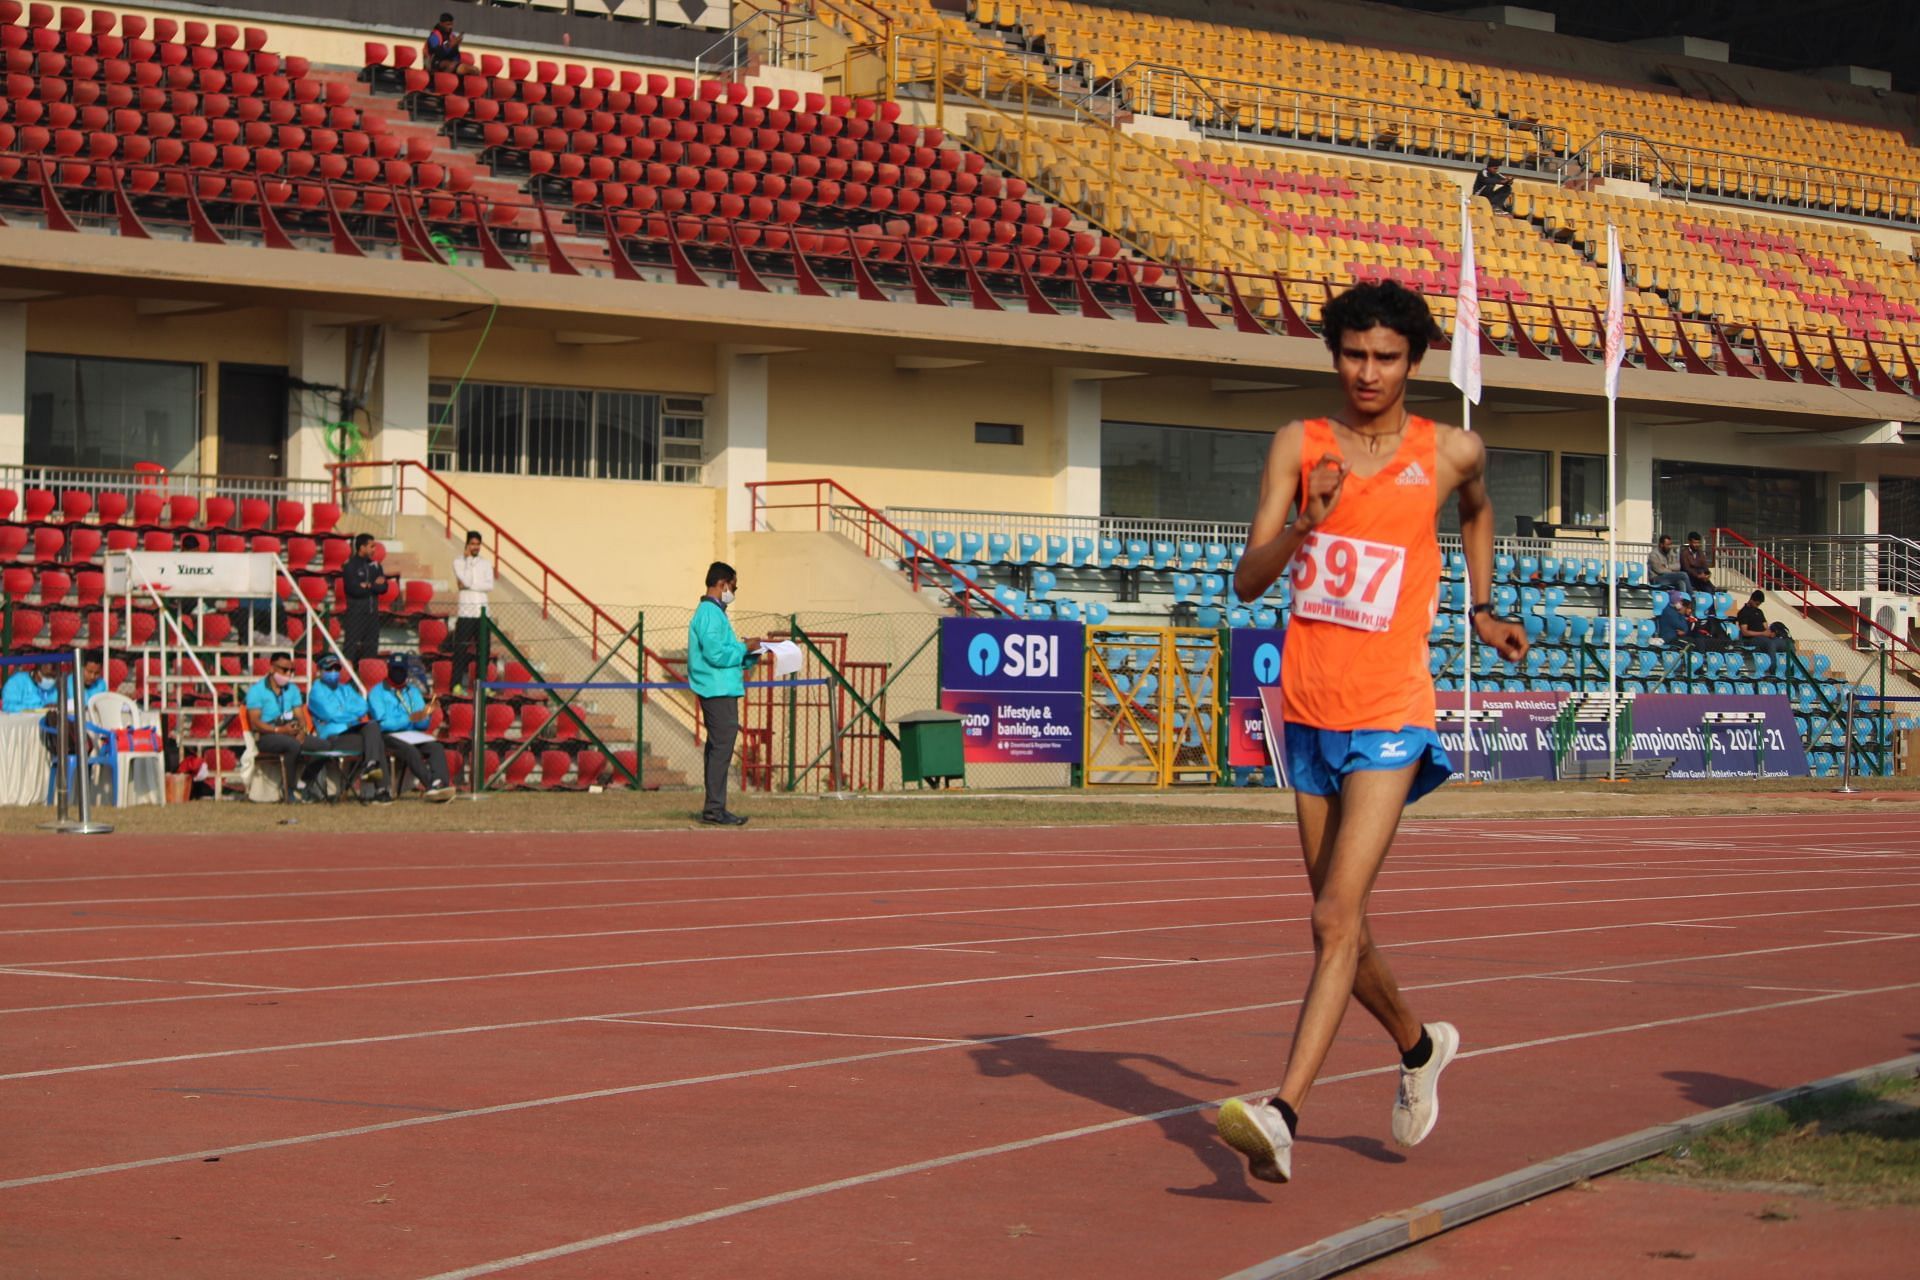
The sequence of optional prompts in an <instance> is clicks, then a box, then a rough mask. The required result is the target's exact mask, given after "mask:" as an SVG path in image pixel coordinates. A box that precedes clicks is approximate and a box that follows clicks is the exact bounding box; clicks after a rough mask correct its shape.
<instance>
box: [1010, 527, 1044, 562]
mask: <svg viewBox="0 0 1920 1280" xmlns="http://www.w3.org/2000/svg"><path fill="white" fill-rule="evenodd" d="M1015 545H1016V546H1017V547H1018V548H1019V555H1018V557H1017V558H1018V561H1019V563H1021V564H1032V563H1033V562H1034V561H1035V560H1036V559H1038V558H1039V556H1040V535H1039V534H1037V533H1023V534H1021V535H1020V537H1019V539H1018V541H1017V542H1016V544H1015Z"/></svg>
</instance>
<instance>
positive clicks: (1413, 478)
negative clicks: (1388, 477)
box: [1394, 461, 1433, 484]
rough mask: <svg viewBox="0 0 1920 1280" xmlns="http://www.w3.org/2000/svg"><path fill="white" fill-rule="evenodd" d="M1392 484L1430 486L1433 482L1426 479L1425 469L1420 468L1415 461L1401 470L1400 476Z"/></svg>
mask: <svg viewBox="0 0 1920 1280" xmlns="http://www.w3.org/2000/svg"><path fill="white" fill-rule="evenodd" d="M1394 483H1395V484H1431V483H1433V482H1432V481H1431V480H1429V479H1427V472H1426V468H1424V467H1422V466H1421V465H1420V464H1419V462H1417V461H1415V462H1409V463H1408V464H1407V465H1406V466H1405V467H1404V468H1402V469H1401V472H1400V475H1399V477H1398V478H1396V479H1395V480H1394Z"/></svg>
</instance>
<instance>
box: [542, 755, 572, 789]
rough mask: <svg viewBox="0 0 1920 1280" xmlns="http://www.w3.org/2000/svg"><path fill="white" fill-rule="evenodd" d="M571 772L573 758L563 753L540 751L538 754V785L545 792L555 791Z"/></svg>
mask: <svg viewBox="0 0 1920 1280" xmlns="http://www.w3.org/2000/svg"><path fill="white" fill-rule="evenodd" d="M572 772H573V757H572V756H570V755H568V754H567V753H566V752H564V751H542V752H541V753H540V785H541V787H542V788H544V789H545V790H547V791H557V790H559V789H560V787H561V786H562V785H564V784H565V782H566V780H567V775H568V774H570V773H572Z"/></svg>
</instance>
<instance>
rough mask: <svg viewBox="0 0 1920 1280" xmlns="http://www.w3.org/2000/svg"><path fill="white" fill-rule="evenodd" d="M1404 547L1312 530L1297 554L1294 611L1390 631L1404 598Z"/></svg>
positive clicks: (1360, 627) (1363, 628)
mask: <svg viewBox="0 0 1920 1280" xmlns="http://www.w3.org/2000/svg"><path fill="white" fill-rule="evenodd" d="M1406 561H1407V552H1406V549H1405V548H1404V547H1396V546H1392V545H1390V544H1388V543H1385V542H1369V541H1367V540H1366V539H1365V538H1348V537H1342V536H1340V535H1338V534H1324V533H1310V534H1308V535H1307V540H1306V542H1304V543H1303V544H1301V547H1300V550H1299V551H1297V552H1295V553H1294V557H1293V616H1294V617H1296V618H1312V619H1314V620H1315V621H1317V622H1332V623H1336V624H1338V625H1340V626H1343V627H1353V628H1354V629H1356V630H1359V631H1385V630H1386V629H1387V627H1388V626H1389V625H1390V624H1391V623H1392V622H1393V610H1394V606H1395V605H1397V604H1398V603H1399V601H1400V574H1401V570H1402V569H1404V568H1405V567H1406Z"/></svg>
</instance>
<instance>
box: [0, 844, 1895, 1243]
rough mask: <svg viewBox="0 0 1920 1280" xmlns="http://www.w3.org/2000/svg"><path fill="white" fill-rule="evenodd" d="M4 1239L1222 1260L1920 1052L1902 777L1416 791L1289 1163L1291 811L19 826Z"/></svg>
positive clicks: (9, 945) (11, 930)
mask: <svg viewBox="0 0 1920 1280" xmlns="http://www.w3.org/2000/svg"><path fill="white" fill-rule="evenodd" d="M6 851H7V854H8V856H7V858H6V860H5V865H4V870H3V871H0V1107H4V1116H0V1133H4V1134H5V1135H6V1141H5V1142H4V1143H0V1224H4V1225H0V1274H5V1275H8V1276H22V1277H25V1276H61V1277H66V1276H74V1277H98V1276H109V1275H175V1276H193V1277H224V1276H235V1277H247V1278H249V1280H257V1278H259V1277H266V1276H274V1277H277V1276H341V1277H355V1278H359V1277H429V1276H480V1275H492V1274H508V1275H513V1276H522V1277H528V1278H529V1280H533V1278H539V1280H551V1278H558V1277H600V1276H639V1275H648V1276H662V1277H674V1278H676V1280H677V1278H680V1277H707V1276H713V1277H720V1276H726V1277H737V1276H740V1275H757V1276H770V1277H816V1276H817V1277H823V1278H825V1277H833V1278H834V1280H844V1278H845V1277H850V1276H883V1275H884V1276H896V1275H907V1276H943V1277H944V1276H953V1277H978V1276H983V1275H990V1274H991V1275H1007V1276H1046V1277H1055V1276H1093V1275H1099V1276H1101V1277H1103V1278H1105V1277H1114V1278H1124V1277H1154V1278H1156V1280H1158V1278H1162V1277H1203V1278H1207V1280H1213V1278H1216V1277H1220V1276H1222V1275H1226V1274H1228V1273H1231V1272H1233V1271H1236V1270H1238V1269H1240V1268H1242V1267H1245V1266H1248V1265H1250V1264H1253V1263H1256V1262H1258V1261H1261V1260H1263V1259H1265V1258H1268V1257H1271V1256H1273V1255H1275V1254H1278V1253H1282V1252H1285V1251H1287V1250H1289V1249H1292V1248H1296V1247H1298V1246H1301V1245H1303V1244H1306V1243H1309V1242H1311V1241H1313V1240H1315V1239H1317V1238H1319V1237H1321V1236H1324V1235H1327V1234H1330V1233H1332V1232H1334V1231H1338V1230H1340V1229H1343V1228H1345V1227H1349V1226H1352V1225H1354V1224H1356V1223H1359V1222H1362V1221H1364V1220H1366V1219H1368V1218H1370V1217H1373V1216H1375V1215H1378V1214H1381V1213H1390V1212H1393V1211H1395V1210H1399V1209H1402V1208H1404V1207H1407V1206H1411V1205H1415V1204H1417V1203H1419V1202H1421V1201H1424V1200H1427V1199H1429V1198H1432V1197H1435V1196H1438V1195H1442V1194H1445V1193H1446V1192H1449V1191H1453V1190H1456V1189H1459V1188H1461V1187H1465V1186H1467V1185H1469V1184H1472V1183H1475V1182H1479V1181H1481V1180H1483V1179H1486V1178H1489V1177H1493V1176H1496V1175H1498V1174H1500V1173H1503V1172H1507V1171H1509V1170H1511V1169H1514V1168H1518V1167H1520V1166H1522V1165H1525V1164H1528V1163H1531V1162H1533V1161H1536V1160H1540V1159H1543V1158H1546V1157H1549V1156H1553V1155H1557V1154H1560V1153H1562V1152H1565V1151H1569V1150H1573V1149H1575V1148H1579V1147H1584V1146H1587V1145H1589V1144H1591V1143H1594V1142H1598V1141H1601V1140H1604V1139H1606V1138H1609V1137H1613V1136H1617V1135H1619V1134H1623V1133H1626V1132H1629V1131H1631V1130H1636V1129H1640V1128H1643V1127H1645V1126H1647V1125H1649V1124H1653V1123H1656V1122H1659V1121H1663V1120H1670V1119H1675V1118H1678V1117H1681V1116H1685V1115H1688V1114H1692V1113H1694V1112H1697V1111H1701V1110H1705V1109H1708V1108H1711V1107H1715V1106H1719V1105H1722V1104H1724V1103H1727V1102H1730V1101H1733V1100H1736V1099H1738V1098H1742V1097H1746V1096H1750V1095H1752V1094H1756V1093H1759V1092H1762V1091H1765V1090H1769V1089H1773V1088H1777V1087H1781V1086H1785V1085H1790V1084H1795V1083H1798V1082H1801V1081H1804V1080H1809V1079H1813V1078H1816V1077H1821V1076H1826V1075H1831V1074H1834V1073H1836V1072H1839V1071H1842V1070H1846V1069H1849V1068H1853V1067H1858V1066H1862V1065H1865V1064H1868V1063H1873V1062H1878V1061H1882V1060H1885V1059H1888V1058H1892V1057H1896V1056H1899V1055H1901V1054H1903V1053H1908V1052H1912V1051H1914V1050H1915V1048H1916V1047H1920V830H1917V829H1916V825H1915V824H1914V822H1913V820H1912V819H1911V818H1910V817H1909V816H1907V815H1905V814H1886V813H1862V814H1851V813H1850V814H1846V815H1842V816H1838V817H1835V816H1830V815H1823V816H1819V817H1814V816H1785V817H1782V816H1770V817H1766V818H1748V819H1732V818H1727V819H1713V820H1692V821H1675V820H1670V819H1660V820H1606V821H1579V822H1572V821H1569V822H1538V823H1527V824H1522V823H1511V822H1489V821H1471V822H1469V821H1458V822H1451V821H1450V822H1422V823H1418V824H1412V825H1410V826H1409V827H1407V828H1406V829H1404V830H1403V832H1402V834H1401V838H1400V841H1399V845H1398V847H1397V850H1396V852H1395V855H1394V857H1393V858H1392V859H1391V860H1390V861H1389V863H1388V866H1387V868H1386V871H1385V873H1384V874H1383V876H1382V878H1381V881H1380V884H1379V887H1378V889H1377V890H1376V892H1375V895H1374V899H1373V910H1374V921H1375V929H1376V934H1377V937H1378V940H1379V941H1380V942H1382V943H1383V944H1384V945H1386V946H1387V947H1389V948H1390V954H1391V956H1392V959H1393V962H1394V964H1395V966H1396V968H1397V970H1398V973H1399V975H1400V978H1401V981H1402V983H1403V985H1404V986H1405V987H1406V988H1407V989H1408V990H1409V992H1410V993H1411V994H1412V997H1413V999H1414V1000H1415V1001H1416V1008H1417V1009H1419V1010H1421V1011H1422V1012H1423V1013H1425V1015H1426V1016H1428V1017H1442V1016H1444V1017H1447V1018H1451V1019H1452V1020H1453V1021H1455V1022H1456V1023H1458V1024H1459V1025H1460V1027H1461V1029H1462V1032H1463V1035H1464V1038H1465V1051H1466V1052H1465V1056H1464V1057H1463V1058H1462V1060H1461V1061H1460V1062H1458V1063H1457V1064H1456V1065H1455V1066H1454V1067H1453V1069H1452V1070H1451V1071H1450V1072H1449V1074H1448V1076H1447V1081H1446V1088H1445V1089H1444V1090H1443V1097H1444V1099H1445V1114H1444V1115H1443V1117H1442V1119H1441V1122H1440V1127H1439V1129H1438V1131H1437V1132H1436V1133H1435V1135H1434V1136H1433V1137H1432V1138H1431V1139H1429V1141H1428V1142H1427V1143H1426V1144H1425V1145H1424V1146H1422V1147H1420V1148H1419V1149H1418V1150H1417V1151H1414V1152H1411V1153H1407V1154H1405V1155H1403V1154H1401V1153H1400V1152H1398V1151H1397V1150H1395V1149H1394V1148H1392V1147H1391V1145H1390V1144H1389V1143H1388V1142H1387V1141H1386V1133H1387V1119H1388V1109H1389V1107H1390V1105H1391V1103H1392V1098H1393V1090H1394V1076H1393V1072H1392V1064H1393V1055H1392V1052H1391V1046H1390V1045H1389V1044H1388V1042H1387V1040H1386V1038H1385V1036H1384V1034H1383V1033H1381V1032H1380V1031H1379V1029H1378V1028H1377V1027H1375V1026H1374V1025H1373V1024H1372V1022H1371V1020H1369V1019H1368V1018H1367V1017H1366V1015H1365V1014H1364V1013H1362V1012H1360V1011H1359V1010H1357V1009H1356V1010H1355V1011H1354V1013H1353V1014H1352V1016H1350V1017H1349V1018H1348V1020H1347V1023H1346V1026H1345V1028H1344V1029H1343V1032H1342V1037H1341V1041H1340V1043H1339V1044H1338V1045H1337V1046H1336V1048H1335V1050H1334V1054H1333V1057H1332V1059H1331V1061H1330V1063H1329V1066H1328V1072H1329V1074H1328V1076H1327V1077H1326V1078H1325V1079H1324V1080H1323V1082H1322V1084H1321V1085H1320V1087H1319V1089H1318V1090H1317V1091H1316V1093H1315V1094H1314V1097H1313V1099H1312V1101H1311V1103H1310V1105H1309V1107H1308V1109H1307V1111H1306V1122H1305V1124H1304V1126H1303V1138H1304V1139H1305V1141H1304V1142H1303V1144H1302V1145H1301V1146H1300V1147H1299V1148H1297V1149H1296V1153H1295V1175H1296V1181H1295V1182H1294V1183H1293V1184H1292V1185H1291V1186H1289V1187H1284V1188H1270V1187H1265V1186H1262V1185H1259V1184H1251V1185H1250V1184H1249V1183H1248V1182H1246V1181H1245V1179H1244V1178H1243V1175H1242V1172H1241V1165H1240V1163H1239V1161H1238V1160H1237V1158H1234V1157H1232V1156H1231V1153H1228V1152H1226V1151H1224V1150H1223V1149H1221V1148H1219V1147H1218V1146H1217V1145H1216V1144H1215V1143H1214V1141H1213V1139H1212V1137H1211V1119H1212V1107H1213V1105H1214V1104H1216V1103H1217V1102H1218V1100H1219V1099H1221V1098H1224V1097H1226V1096H1227V1095H1229V1094H1232V1093H1240V1092H1252V1091H1254V1090H1259V1089H1266V1088H1271V1086H1272V1085H1273V1084H1274V1082H1275V1081H1276V1080H1277V1078H1278V1075H1279V1070H1280V1066H1281V1063H1282V1061H1283V1059H1284V1055H1285V1052H1286V1047H1287V1035H1288V1032H1289V1031H1290V1029H1291V1026H1292V1019H1293V1001H1294V1000H1295V999H1296V998H1297V997H1298V995H1299V993H1300V989H1301V986H1302V983H1303V981H1304V978H1305V975H1306V972H1307V967H1308V954H1307V948H1308V945H1309V939H1308V934H1307V929H1306V924H1305V916H1306V912H1307V907H1308V902H1307V899H1306V897H1305V895H1304V894H1303V892H1302V888H1303V881H1302V878H1301V875H1300V873H1299V872H1298V870H1297V864H1296V862H1295V852H1294V845H1293V834H1292V832H1291V830H1290V829H1287V828H1284V827H1248V826H1200V827H1171V828H1170V827H1110V828H1081V829H1042V830H1015V831H911V832H806V833H790V832H782V831H779V830H777V829H758V828H756V829H751V830H749V831H746V832H741V833H717V832H684V833H675V832H668V833H655V834H646V835H599V834H593V835H574V834H569V835H553V836H524V835H512V836H509V835H497V836H466V835H462V836H445V837H417V836H409V837H406V838H405V839H404V841H392V842H384V841H380V840H377V839H371V838H351V837H347V838H308V837H300V836H293V835H287V836H280V837H277V838H269V839H227V838H223V837H208V838H205V839H202V840H199V841H197V842H193V843H189V842H186V841H178V840H159V839H138V838H128V837H121V836H116V837H113V838H111V839H108V840H94V841H88V840H73V839H53V838H44V839H40V838H36V839H10V840H8V841H7V850H6Z"/></svg>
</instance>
